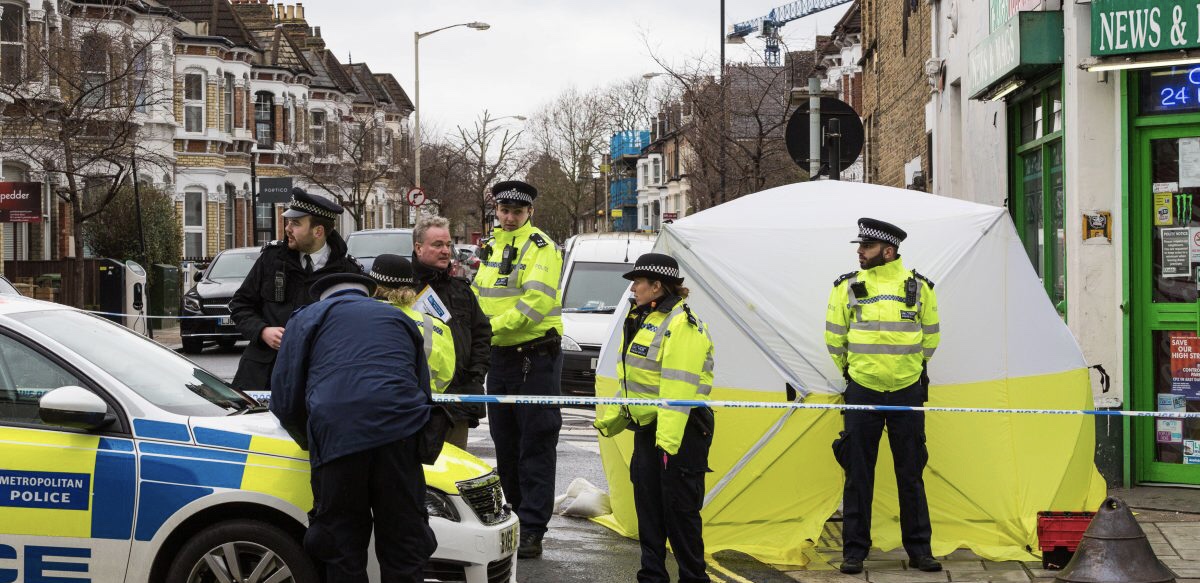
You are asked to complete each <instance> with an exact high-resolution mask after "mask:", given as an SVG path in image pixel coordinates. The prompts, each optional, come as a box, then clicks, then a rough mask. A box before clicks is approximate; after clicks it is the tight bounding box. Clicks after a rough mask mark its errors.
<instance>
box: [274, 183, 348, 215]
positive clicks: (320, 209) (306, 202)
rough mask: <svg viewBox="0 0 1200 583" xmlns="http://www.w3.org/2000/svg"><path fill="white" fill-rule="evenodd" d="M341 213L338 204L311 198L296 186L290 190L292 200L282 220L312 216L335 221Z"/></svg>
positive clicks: (316, 197)
mask: <svg viewBox="0 0 1200 583" xmlns="http://www.w3.org/2000/svg"><path fill="white" fill-rule="evenodd" d="M342 212H343V209H342V206H341V205H339V204H338V203H336V202H333V201H332V200H329V199H327V198H324V197H320V196H313V195H311V194H309V193H307V192H305V191H304V189H303V188H300V187H298V186H297V187H295V188H293V189H292V200H291V202H289V203H288V210H286V211H283V218H285V219H295V218H299V217H303V216H306V215H313V216H317V217H321V218H323V219H329V220H331V221H332V220H336V219H337V218H338V215H340V214H342Z"/></svg>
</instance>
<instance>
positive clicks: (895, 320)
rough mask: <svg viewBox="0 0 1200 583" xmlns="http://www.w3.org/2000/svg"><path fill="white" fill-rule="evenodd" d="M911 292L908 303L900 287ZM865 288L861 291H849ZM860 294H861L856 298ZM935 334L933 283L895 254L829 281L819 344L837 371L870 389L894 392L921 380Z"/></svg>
mask: <svg viewBox="0 0 1200 583" xmlns="http://www.w3.org/2000/svg"><path fill="white" fill-rule="evenodd" d="M909 279H912V280H913V281H914V282H915V284H914V285H915V286H916V290H917V293H916V294H915V298H914V300H915V301H914V302H913V305H911V306H910V305H908V302H907V301H906V300H907V297H906V292H905V286H906V282H907V281H908V280H909ZM858 283H862V284H864V285H865V286H866V289H865V294H857V295H856V294H855V293H854V292H853V290H854V288H856V287H858V288H859V289H860V290H861V288H862V286H857V285H856V284H858ZM860 296H861V297H860ZM940 338H941V334H940V325H939V320H938V306H937V296H936V295H935V294H934V293H933V282H931V281H929V280H928V279H926V278H925V277H924V276H922V275H920V274H918V273H917V272H916V271H909V270H906V269H905V268H904V264H903V263H902V262H901V261H900V258H896V259H895V260H894V261H891V262H889V263H886V264H884V265H880V266H878V267H873V268H871V269H865V270H862V271H856V272H852V273H847V274H845V275H843V276H841V277H839V278H838V279H837V281H835V282H834V283H833V291H832V292H831V293H830V294H829V305H828V306H827V308H826V312H825V344H826V348H828V349H829V354H830V356H832V357H833V361H834V362H835V363H837V366H838V369H839V370H847V367H849V373H850V378H852V379H854V382H856V383H858V384H860V385H862V386H864V387H867V388H869V389H873V390H876V391H885V392H886V391H897V390H900V389H903V388H905V387H907V386H909V385H911V384H913V383H915V382H917V380H918V379H920V378H921V370H922V368H923V367H924V365H925V363H926V362H927V361H928V360H929V359H930V358H931V357H932V356H933V352H934V350H936V349H937V346H938V341H939V340H940Z"/></svg>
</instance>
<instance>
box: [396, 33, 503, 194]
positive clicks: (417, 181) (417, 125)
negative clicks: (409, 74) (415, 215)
mask: <svg viewBox="0 0 1200 583" xmlns="http://www.w3.org/2000/svg"><path fill="white" fill-rule="evenodd" d="M456 26H465V27H467V28H473V29H475V30H487V29H489V28H491V27H492V25H490V24H488V23H486V22H463V23H460V24H451V25H450V26H443V27H441V28H435V29H433V30H431V31H429V32H417V31H413V93H415V94H416V95H415V97H416V101H415V102H414V104H413V144H414V145H415V150H414V152H413V186H416V187H418V188H420V186H421V39H423V38H425V37H427V36H429V35H431V34H433V33H435V32H441V31H443V30H446V29H448V28H454V27H456Z"/></svg>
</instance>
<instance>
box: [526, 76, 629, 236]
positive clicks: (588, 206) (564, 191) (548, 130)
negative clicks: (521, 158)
mask: <svg viewBox="0 0 1200 583" xmlns="http://www.w3.org/2000/svg"><path fill="white" fill-rule="evenodd" d="M530 124H531V126H532V129H531V130H530V131H531V133H532V141H533V144H534V151H535V156H536V158H537V159H539V160H543V159H548V160H552V161H553V162H554V163H555V164H557V165H558V167H559V170H560V171H561V172H562V173H563V174H565V175H566V176H568V177H569V178H570V180H569V181H567V183H566V184H561V185H559V184H554V185H552V188H550V189H546V188H544V187H543V185H538V184H534V186H537V187H538V190H539V193H541V195H540V196H539V198H541V199H542V200H539V201H538V203H539V204H538V212H539V213H541V214H543V215H544V214H546V213H561V214H562V215H564V216H565V217H566V218H567V219H568V220H569V223H570V229H569V231H568V233H567V234H570V235H573V234H575V233H576V232H577V230H578V225H579V219H580V218H581V217H582V216H583V215H584V214H586V213H589V212H591V211H592V210H593V207H594V204H595V202H594V198H595V195H594V192H593V188H594V187H593V180H592V178H593V176H594V175H595V173H596V172H597V171H598V170H599V161H600V157H601V154H602V153H603V152H604V151H605V150H606V149H607V148H608V137H609V136H610V135H611V134H610V132H609V128H610V127H612V126H611V123H610V122H609V121H608V120H607V118H606V115H605V109H604V104H603V101H602V99H601V98H600V97H599V96H597V92H594V91H593V92H587V93H580V92H579V91H578V90H576V89H574V88H571V89H567V90H566V91H563V92H562V93H561V94H559V95H558V97H556V98H555V99H554V101H552V102H551V103H549V104H548V105H546V106H544V107H542V109H541V110H540V111H539V112H538V113H537V114H535V115H534V117H533V119H531V120H530ZM543 200H544V202H543Z"/></svg>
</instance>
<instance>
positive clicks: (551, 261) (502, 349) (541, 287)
mask: <svg viewBox="0 0 1200 583" xmlns="http://www.w3.org/2000/svg"><path fill="white" fill-rule="evenodd" d="M492 195H493V196H494V197H495V200H496V218H497V219H498V220H499V222H500V226H499V227H498V228H496V230H495V232H494V235H493V238H492V239H491V240H490V241H488V242H486V243H485V244H484V252H483V253H484V255H485V258H484V262H483V263H482V264H481V265H480V267H479V272H478V273H476V275H475V283H474V289H475V293H476V294H477V295H478V296H479V306H480V307H481V308H483V313H484V314H486V315H487V316H488V317H489V318H491V325H492V366H491V370H490V371H489V372H488V376H487V391H488V394H491V395H560V394H562V391H561V388H560V379H559V377H560V375H561V374H562V345H561V342H562V340H561V338H562V303H561V301H560V298H559V293H558V283H559V276H560V274H561V273H562V256H561V255H559V253H558V247H557V246H556V245H555V244H554V241H552V240H550V237H548V236H546V234H545V233H543V232H542V231H541V230H540V229H538V228H537V227H534V226H533V223H532V222H531V221H530V218H531V217H532V216H533V201H534V199H536V198H537V189H536V188H534V187H533V186H531V185H529V184H526V183H524V182H521V181H519V180H509V181H505V182H498V183H496V185H495V186H493V187H492ZM488 416H489V417H490V418H491V422H490V423H489V425H490V428H491V433H492V440H493V441H494V442H495V443H496V466H497V470H499V473H500V484H501V486H502V487H503V488H504V496H505V497H506V498H508V501H509V502H510V503H512V506H513V508H515V509H516V512H517V517H518V518H519V519H520V522H521V540H520V546H518V548H517V556H518V557H520V558H523V559H528V558H533V557H537V556H540V555H541V554H542V537H543V536H544V535H545V533H546V525H547V524H548V523H549V522H550V514H551V510H552V508H553V505H554V468H555V463H556V461H557V448H558V432H559V429H561V428H562V415H561V414H560V412H559V410H558V408H557V407H543V406H538V405H488Z"/></svg>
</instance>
